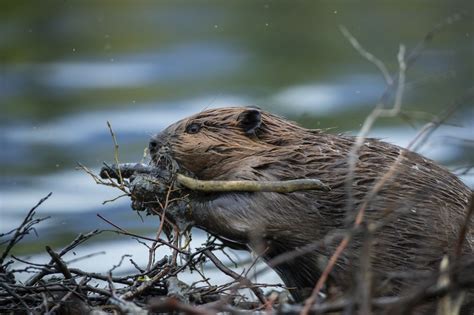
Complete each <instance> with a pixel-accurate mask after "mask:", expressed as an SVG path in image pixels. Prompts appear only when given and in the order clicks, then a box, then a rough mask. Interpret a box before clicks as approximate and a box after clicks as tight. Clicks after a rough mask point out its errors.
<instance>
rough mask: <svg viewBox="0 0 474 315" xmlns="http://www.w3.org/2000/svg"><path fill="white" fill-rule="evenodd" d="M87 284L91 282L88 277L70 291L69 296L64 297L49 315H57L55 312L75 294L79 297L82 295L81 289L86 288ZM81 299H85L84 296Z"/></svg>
mask: <svg viewBox="0 0 474 315" xmlns="http://www.w3.org/2000/svg"><path fill="white" fill-rule="evenodd" d="M87 282H89V279H87V277H84V278H83V279H82V280H81V282H80V283H79V284H78V285H77V286H76V287H75V288H74V289H72V290H71V291H69V292H68V293H67V294H65V295H64V296H63V298H62V299H61V300H60V301H59V302H58V303H57V304H56V305H55V306H54V307H53V308H52V309H51V310H50V311H49V312H48V314H55V311H56V310H58V309H59V308H60V307H61V304H63V303H65V302H66V301H67V300H68V299H69V298H70V297H71V296H72V295H73V294H75V295H78V293H79V294H81V293H80V292H81V287H82V286H84V285H85V284H86V283H87ZM76 291H77V292H76ZM80 298H81V299H84V298H83V297H82V296H80ZM86 300H87V299H86ZM76 303H78V302H75V304H76ZM86 305H87V304H86Z"/></svg>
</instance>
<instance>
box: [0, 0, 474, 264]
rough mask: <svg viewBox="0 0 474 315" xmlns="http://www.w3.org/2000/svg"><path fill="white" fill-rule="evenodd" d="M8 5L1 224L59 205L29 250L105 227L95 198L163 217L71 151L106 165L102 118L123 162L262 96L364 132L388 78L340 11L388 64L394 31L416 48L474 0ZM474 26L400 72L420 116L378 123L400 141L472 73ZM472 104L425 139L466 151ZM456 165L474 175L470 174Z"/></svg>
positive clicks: (465, 157)
mask: <svg viewBox="0 0 474 315" xmlns="http://www.w3.org/2000/svg"><path fill="white" fill-rule="evenodd" d="M0 7H1V9H0V67H1V68H0V106H1V111H2V115H1V116H0V123H1V125H0V141H1V151H0V167H1V175H2V177H1V181H0V202H1V204H0V207H1V210H0V211H1V221H0V233H1V232H5V231H8V230H11V229H13V228H14V227H16V226H17V224H19V222H20V221H21V220H22V218H23V216H24V215H25V213H26V212H27V211H28V210H29V208H31V207H32V206H33V205H34V204H35V203H36V202H37V201H38V200H39V199H40V198H41V197H43V196H45V195H46V194H47V193H48V192H50V191H52V192H53V196H52V197H51V198H50V200H48V201H47V202H46V203H45V204H44V205H43V206H42V207H41V208H40V210H39V211H38V214H39V215H40V216H46V215H51V216H52V218H51V219H50V220H48V221H46V222H44V223H43V224H42V225H41V227H42V228H41V227H40V228H38V233H39V234H40V236H41V237H40V238H36V237H35V236H32V237H31V238H30V239H29V243H28V242H27V244H26V245H24V246H23V247H20V249H21V251H20V252H21V253H23V254H25V253H33V252H37V251H39V250H42V248H43V246H44V245H45V244H53V245H55V246H59V245H61V244H65V243H68V242H70V241H71V240H72V239H73V237H74V236H75V235H76V234H77V233H79V232H86V231H88V230H91V229H95V228H109V227H108V226H107V225H106V224H105V223H104V222H102V221H101V220H99V219H98V218H97V217H96V213H101V214H103V215H105V216H106V217H108V218H109V219H111V220H112V221H113V222H115V223H117V224H118V225H120V226H122V227H124V228H127V229H130V230H135V231H142V232H144V233H150V232H152V231H153V230H154V229H155V228H156V226H157V224H158V220H157V219H155V218H145V220H144V221H143V222H142V221H141V220H140V218H139V217H138V216H137V215H136V214H135V213H134V212H132V211H130V207H129V202H128V201H127V200H123V199H119V200H118V201H116V202H113V203H108V204H105V205H102V201H104V200H107V199H110V198H114V197H116V196H117V192H115V191H113V190H111V189H108V188H104V187H100V186H97V185H95V183H94V182H93V181H92V179H91V178H90V177H89V176H88V175H86V174H85V173H84V172H81V171H77V170H76V169H75V166H76V163H77V162H81V163H83V164H85V165H87V166H89V167H90V168H92V169H94V170H98V169H99V168H100V166H101V165H102V162H103V161H108V162H110V161H112V160H113V144H112V141H111V138H110V135H109V131H108V129H107V127H106V121H110V122H111V124H112V127H113V128H114V130H115V132H116V134H117V139H118V142H119V144H120V158H121V160H122V161H139V160H140V159H141V158H142V156H143V149H144V148H145V146H146V145H147V141H148V138H149V137H150V135H152V134H154V133H156V132H158V131H160V130H161V129H162V128H164V127H166V126H167V125H168V124H170V123H172V122H174V121H176V120H178V119H181V118H183V117H186V116H188V115H190V114H193V113H196V112H198V111H200V110H203V109H206V108H213V107H221V106H246V105H258V106H260V107H261V108H263V109H265V110H270V111H273V112H275V113H278V114H281V115H284V116H286V117H288V118H290V119H293V120H296V121H298V122H299V123H301V124H303V125H304V126H306V127H308V128H331V130H330V132H335V133H337V132H349V133H355V132H357V130H358V129H359V128H360V126H361V124H362V123H363V120H364V117H366V115H367V114H368V113H369V112H370V110H371V109H372V108H373V106H374V105H375V104H376V103H377V100H378V98H379V97H380V95H381V94H382V93H383V91H384V89H385V83H384V80H383V77H382V76H381V75H380V73H379V72H378V70H377V69H376V68H375V67H374V66H373V65H372V64H370V63H369V62H367V61H366V60H364V59H363V58H362V57H360V55H359V54H358V53H357V52H356V51H355V50H354V49H353V48H352V47H351V46H350V44H349V43H348V41H347V40H346V39H345V38H344V37H343V36H342V35H341V33H340V31H339V26H340V25H344V26H345V27H347V29H349V30H350V31H351V32H352V33H353V34H354V36H356V37H357V38H358V40H359V41H360V42H361V43H362V44H363V45H364V46H365V47H366V48H367V49H369V50H370V51H371V52H372V53H373V54H374V55H376V56H378V57H379V58H380V59H382V60H383V61H385V62H386V64H387V67H388V68H389V70H390V71H392V72H394V71H396V70H397V60H396V54H397V51H398V47H399V44H400V43H403V44H404V45H406V47H407V48H408V50H411V49H413V48H414V47H415V45H416V44H417V43H418V42H419V41H420V40H421V39H422V38H423V37H424V36H425V35H426V33H427V32H428V31H429V30H430V29H432V28H433V27H434V26H435V25H436V24H437V23H439V22H440V21H442V20H443V19H446V18H447V17H449V16H452V15H453V14H455V13H458V12H467V13H472V11H471V10H472V1H470V0H465V1H449V0H445V1H439V0H437V1H400V2H375V1H368V2H356V1H353V2H346V1H337V2H335V1H225V2H222V1H101V2H98V1H80V2H79V1H42V2H40V1H37V2H31V1H27V2H22V1H3V2H2V3H1V4H0ZM473 36H474V33H473V24H472V19H470V18H466V19H463V20H461V21H458V22H456V23H454V24H452V25H448V26H446V27H445V28H444V29H443V31H442V32H441V33H439V34H436V35H435V36H434V38H433V41H432V42H430V43H428V44H427V48H426V51H425V53H424V54H423V55H422V56H421V57H420V58H419V60H418V61H417V63H416V64H415V65H414V66H413V67H411V68H410V69H409V71H408V73H407V75H408V79H407V85H406V93H405V99H404V109H405V110H406V113H407V114H408V115H410V116H411V117H415V118H416V119H414V120H411V121H410V123H408V122H407V121H406V120H403V119H399V118H394V119H384V120H381V121H380V122H379V123H377V124H376V126H375V128H374V129H373V131H372V132H371V134H370V135H371V136H374V137H379V138H383V139H384V140H385V141H388V142H392V143H396V144H399V145H402V146H406V145H407V144H408V143H409V142H410V140H411V139H413V137H414V136H415V135H416V133H417V130H418V129H419V128H420V127H421V126H422V125H423V124H424V123H425V122H427V121H429V120H430V119H431V118H432V115H436V114H438V113H440V112H441V111H443V110H445V109H447V108H448V106H449V105H450V104H451V103H452V102H453V101H454V100H455V99H456V98H458V97H460V96H462V95H463V94H464V93H465V92H466V90H467V89H468V88H469V87H471V86H472V84H473V82H474V80H473V78H474V76H473V73H474V71H473V70H474V65H473V61H472V60H473V47H474V46H473ZM472 105H473V103H472V100H470V101H465V102H464V103H463V104H462V106H461V108H460V110H459V111H458V112H457V113H456V114H455V115H454V116H453V117H452V118H451V119H450V120H449V123H450V124H449V125H447V126H443V127H441V128H440V129H439V130H438V131H437V132H436V133H435V134H434V135H433V136H432V137H431V138H430V141H429V142H428V143H427V144H426V145H425V146H424V147H423V148H422V149H421V153H423V154H425V155H427V156H428V157H430V158H433V159H435V160H437V161H439V162H440V163H442V164H444V165H446V166H447V167H450V168H452V169H455V168H458V167H462V166H463V165H468V164H469V163H470V164H472V163H473V160H474V153H473V149H472V147H473V144H472V143H473V141H474V137H473V135H474V110H473V106H472ZM414 113H417V114H416V115H415V116H413V115H414ZM420 113H423V114H420ZM462 178H463V180H465V181H466V182H467V183H469V184H470V185H471V186H472V185H473V180H472V176H469V174H468V175H464V176H463V177H462ZM202 237H203V236H199V237H198V240H202V239H203V238H202ZM119 239H120V238H119V237H116V236H114V237H111V240H109V242H112V243H110V244H115V245H110V244H109V243H106V244H109V245H106V247H107V248H109V252H112V253H115V254H117V253H118V252H120V251H123V249H124V248H127V246H128V247H133V246H135V245H136V243H133V244H134V245H132V244H131V243H130V242H128V241H124V240H122V239H120V240H119ZM117 242H124V243H117ZM117 244H122V245H120V246H117ZM91 250H92V248H91ZM94 250H96V249H94ZM114 251H115V252H114ZM143 255H146V250H145V251H144V252H143ZM111 259H114V258H111ZM96 267H97V265H96ZM104 268H105V267H104Z"/></svg>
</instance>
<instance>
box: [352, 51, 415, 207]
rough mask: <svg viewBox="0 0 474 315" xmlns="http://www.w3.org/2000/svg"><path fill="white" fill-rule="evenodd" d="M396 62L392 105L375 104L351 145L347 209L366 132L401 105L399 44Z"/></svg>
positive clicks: (402, 70) (402, 73)
mask: <svg viewBox="0 0 474 315" xmlns="http://www.w3.org/2000/svg"><path fill="white" fill-rule="evenodd" d="M397 59H398V63H399V72H398V80H397V82H398V85H397V91H396V94H395V101H394V105H393V107H392V108H390V109H385V108H382V105H383V103H379V104H377V106H376V107H375V108H374V110H373V111H372V112H371V113H370V114H369V116H367V118H366V119H365V121H364V124H363V125H362V128H361V130H360V131H359V133H358V134H357V137H356V140H355V143H354V144H353V145H352V147H351V150H350V152H349V156H348V160H347V163H348V168H349V171H348V173H347V179H346V191H347V206H346V207H347V211H350V209H352V208H353V203H352V181H353V179H354V175H355V167H356V164H357V160H358V157H359V155H358V152H359V150H360V148H361V147H362V145H363V144H364V141H365V138H366V137H367V134H368V133H369V131H370V130H371V129H372V126H373V124H374V123H375V121H376V120H377V119H378V118H379V117H394V116H396V115H398V114H399V113H400V109H401V106H402V97H403V92H404V86H405V71H406V63H405V46H403V45H400V49H399V51H398V55H397Z"/></svg>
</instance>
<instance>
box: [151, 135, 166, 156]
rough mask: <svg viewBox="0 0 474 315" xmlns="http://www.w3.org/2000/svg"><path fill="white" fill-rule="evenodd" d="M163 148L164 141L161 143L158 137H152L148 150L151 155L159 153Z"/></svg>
mask: <svg viewBox="0 0 474 315" xmlns="http://www.w3.org/2000/svg"><path fill="white" fill-rule="evenodd" d="M162 146H163V141H161V140H160V139H159V138H158V137H156V136H155V137H152V138H151V139H150V142H149V143H148V150H149V151H150V153H153V152H156V151H158V150H159V149H160V148H161V147H162Z"/></svg>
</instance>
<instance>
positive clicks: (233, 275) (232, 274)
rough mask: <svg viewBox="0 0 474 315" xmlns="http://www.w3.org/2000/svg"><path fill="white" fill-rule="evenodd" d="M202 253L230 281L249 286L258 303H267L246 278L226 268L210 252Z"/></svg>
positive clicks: (261, 293) (258, 290)
mask: <svg viewBox="0 0 474 315" xmlns="http://www.w3.org/2000/svg"><path fill="white" fill-rule="evenodd" d="M203 253H204V255H206V256H207V257H208V258H209V259H210V260H211V261H212V263H213V264H214V265H215V266H216V267H217V269H219V270H220V271H222V272H223V273H225V274H226V275H228V276H229V277H231V278H232V279H234V280H236V281H239V282H240V283H242V284H245V285H247V286H249V288H250V289H251V290H252V292H253V293H254V294H255V296H256V297H257V298H258V300H259V301H260V303H262V304H265V303H266V302H267V301H266V298H265V296H264V294H263V292H262V290H261V289H260V288H256V287H253V285H252V282H251V281H250V280H249V279H248V278H246V277H245V276H242V275H239V274H238V273H236V272H235V271H233V270H230V269H229V268H227V267H226V266H225V265H224V264H223V263H222V262H221V261H220V260H219V259H218V258H217V257H216V256H215V255H214V253H213V252H211V251H210V250H205V251H204V252H203Z"/></svg>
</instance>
